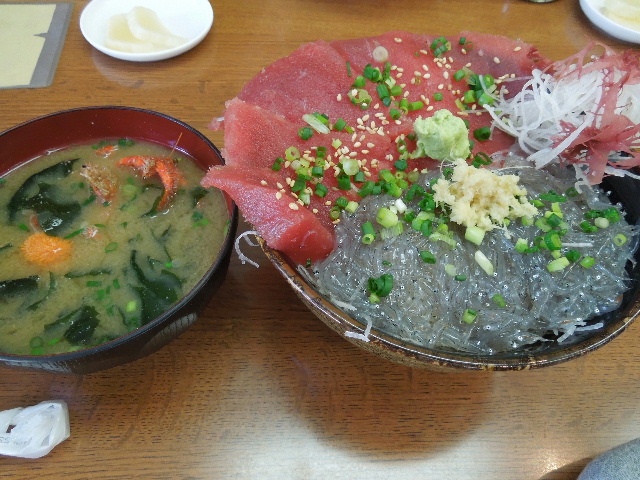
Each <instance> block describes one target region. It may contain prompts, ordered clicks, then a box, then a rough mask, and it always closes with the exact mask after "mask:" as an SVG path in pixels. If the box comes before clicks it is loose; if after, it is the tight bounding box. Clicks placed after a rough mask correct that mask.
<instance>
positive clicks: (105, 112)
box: [0, 106, 238, 374]
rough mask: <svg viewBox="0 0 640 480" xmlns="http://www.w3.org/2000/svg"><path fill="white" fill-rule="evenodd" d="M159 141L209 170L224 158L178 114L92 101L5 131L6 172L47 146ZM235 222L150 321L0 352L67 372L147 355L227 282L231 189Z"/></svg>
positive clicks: (2, 167)
mask: <svg viewBox="0 0 640 480" xmlns="http://www.w3.org/2000/svg"><path fill="white" fill-rule="evenodd" d="M123 137H127V138H131V139H134V140H144V141H149V142H154V143H158V144H161V145H164V146H167V147H169V148H173V147H175V146H176V141H177V140H178V139H179V143H178V145H177V150H179V151H182V152H184V153H185V154H188V155H189V156H190V157H192V158H193V159H194V160H195V161H196V162H197V163H198V165H200V166H201V167H202V169H203V172H204V171H206V170H207V169H208V168H209V167H211V166H214V165H221V164H222V163H223V160H222V157H221V156H220V152H219V151H218V149H217V148H216V147H215V146H214V145H213V143H211V142H210V141H209V140H208V139H207V138H206V137H205V136H204V135H202V134H201V133H200V132H198V131H197V130H195V129H193V128H192V127H190V126H189V125H187V124H185V123H183V122H181V121H179V120H176V119H175V118H172V117H169V116H167V115H163V114H160V113H157V112H152V111H149V110H142V109H136V108H129V107H117V106H105V107H87V108H80V109H74V110H66V111H63V112H57V113H53V114H51V115H47V116H44V117H40V118H37V119H34V120H31V121H29V122H26V123H24V124H21V125H18V126H16V127H14V128H12V129H10V130H7V131H5V132H3V133H1V134H0V175H4V174H5V173H7V172H9V171H10V170H12V169H14V168H15V167H17V166H19V165H20V164H22V163H24V162H26V161H29V160H31V159H33V158H36V157H38V156H40V155H42V154H44V153H46V152H47V151H50V150H55V149H59V148H63V147H67V146H69V145H72V144H79V143H90V142H92V141H95V140H100V139H104V138H123ZM225 198H226V200H227V207H228V211H229V217H230V219H231V224H230V227H229V230H228V233H227V235H226V237H225V240H224V244H223V246H222V248H221V250H220V252H219V254H218V257H217V258H216V259H215V261H214V262H213V263H212V265H211V266H210V268H209V270H208V271H207V273H206V274H205V275H204V277H203V278H202V279H201V280H200V281H199V282H198V283H197V284H196V285H195V287H194V288H193V289H191V291H190V292H188V293H187V294H186V295H185V296H184V297H183V298H182V299H181V300H180V301H179V302H178V303H177V304H175V305H174V306H173V307H172V308H171V309H170V310H168V311H167V312H165V313H164V314H162V315H161V316H160V317H158V318H156V319H155V320H153V321H151V322H149V323H148V324H147V325H144V326H143V327H141V328H139V329H137V330H135V331H133V332H131V333H129V334H127V335H125V336H122V337H120V338H118V339H116V340H113V341H111V342H108V343H105V344H102V345H99V346H96V347H92V348H88V349H85V350H79V351H76V352H72V353H63V354H57V355H42V356H24V355H7V354H1V353H0V363H3V364H5V365H8V366H14V367H26V368H31V369H41V370H50V371H58V372H67V373H79V374H85V373H91V372H95V371H98V370H103V369H106V368H111V367H114V366H116V365H121V364H123V363H127V362H131V361H133V360H136V359H138V358H141V357H143V356H146V355H148V354H150V353H152V352H154V351H156V350H158V349H159V348H160V347H162V346H164V345H165V344H167V343H168V342H169V341H171V340H172V339H174V338H176V337H177V336H178V335H180V334H181V333H182V332H184V331H185V330H186V329H187V328H188V327H189V326H190V325H191V324H193V322H194V321H195V320H196V318H197V316H198V314H199V312H200V311H201V310H202V308H203V307H204V306H205V305H206V304H207V303H208V301H209V300H210V299H211V297H212V295H213V294H214V293H215V291H216V290H217V289H218V287H219V286H220V284H221V283H222V282H223V280H224V278H225V275H226V272H227V269H228V266H229V259H230V257H231V247H232V245H233V240H234V238H235V232H236V227H237V222H238V211H237V208H236V206H235V204H234V203H233V202H232V201H231V199H230V198H229V197H228V196H227V195H225Z"/></svg>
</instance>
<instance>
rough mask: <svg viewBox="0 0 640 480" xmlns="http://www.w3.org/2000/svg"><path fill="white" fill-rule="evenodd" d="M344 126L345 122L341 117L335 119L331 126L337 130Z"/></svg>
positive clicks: (342, 128)
mask: <svg viewBox="0 0 640 480" xmlns="http://www.w3.org/2000/svg"><path fill="white" fill-rule="evenodd" d="M346 126H347V122H345V121H344V120H343V119H342V118H339V119H338V120H336V123H334V124H333V128H334V129H335V130H337V131H339V132H341V131H342V130H344V128H345V127H346Z"/></svg>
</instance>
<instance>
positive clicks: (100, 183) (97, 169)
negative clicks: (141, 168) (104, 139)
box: [80, 163, 118, 203]
mask: <svg viewBox="0 0 640 480" xmlns="http://www.w3.org/2000/svg"><path fill="white" fill-rule="evenodd" d="M80 175H82V176H83V177H84V178H86V179H87V181H88V182H89V185H91V188H92V189H93V192H94V193H95V194H96V196H97V197H98V198H99V199H100V200H102V202H103V203H104V202H109V201H111V199H112V198H113V197H114V195H115V194H116V192H117V191H118V178H117V177H116V176H115V175H114V174H113V173H112V172H111V171H110V170H109V169H108V168H107V167H104V166H101V165H95V164H93V163H87V164H85V165H83V166H82V171H81V172H80Z"/></svg>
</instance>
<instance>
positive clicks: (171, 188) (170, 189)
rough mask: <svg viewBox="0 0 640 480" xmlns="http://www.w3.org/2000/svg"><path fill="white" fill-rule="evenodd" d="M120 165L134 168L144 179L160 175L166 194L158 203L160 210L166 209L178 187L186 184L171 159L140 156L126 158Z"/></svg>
mask: <svg viewBox="0 0 640 480" xmlns="http://www.w3.org/2000/svg"><path fill="white" fill-rule="evenodd" d="M118 164H119V165H127V166H129V167H133V168H135V169H136V170H138V171H139V172H140V174H141V175H142V176H143V177H144V178H147V177H150V176H152V175H158V176H159V177H160V180H161V181H162V185H163V186H164V194H163V195H162V198H161V199H160V202H159V203H158V208H159V209H162V208H164V207H165V206H166V205H167V203H168V202H169V200H170V199H171V198H172V197H173V195H175V193H176V192H177V191H178V187H179V186H180V185H182V184H184V183H185V179H184V176H183V174H182V172H181V171H180V170H179V169H178V167H177V166H176V164H175V162H174V161H173V160H171V159H170V158H169V157H150V156H146V155H139V156H135V157H125V158H123V159H121V160H120V161H119V162H118Z"/></svg>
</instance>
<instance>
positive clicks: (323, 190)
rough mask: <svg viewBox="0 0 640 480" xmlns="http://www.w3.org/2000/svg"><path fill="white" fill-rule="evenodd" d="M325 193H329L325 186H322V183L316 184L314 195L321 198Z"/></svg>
mask: <svg viewBox="0 0 640 480" xmlns="http://www.w3.org/2000/svg"><path fill="white" fill-rule="evenodd" d="M327 193H329V189H328V188H327V187H326V186H325V185H323V184H322V183H318V184H317V185H316V189H315V194H316V195H317V196H319V197H320V198H323V197H325V196H326V195H327Z"/></svg>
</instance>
